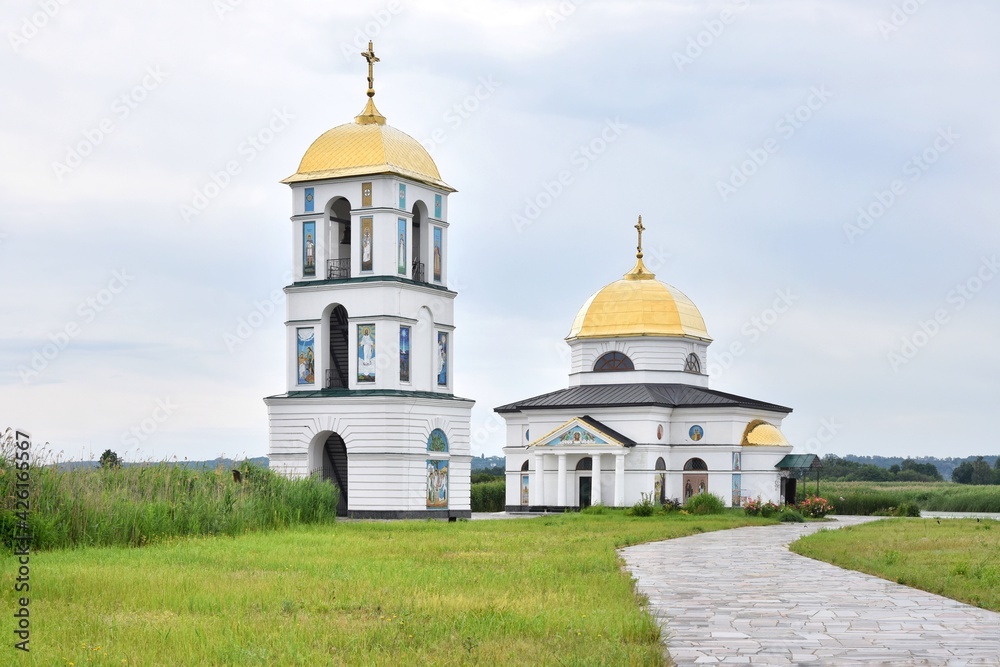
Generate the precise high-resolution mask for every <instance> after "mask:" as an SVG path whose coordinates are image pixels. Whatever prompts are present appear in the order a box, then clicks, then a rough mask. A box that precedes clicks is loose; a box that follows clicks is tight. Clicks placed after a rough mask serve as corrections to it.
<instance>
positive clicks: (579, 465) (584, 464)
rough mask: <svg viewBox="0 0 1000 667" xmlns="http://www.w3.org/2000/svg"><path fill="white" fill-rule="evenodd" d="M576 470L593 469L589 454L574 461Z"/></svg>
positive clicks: (592, 461) (592, 460)
mask: <svg viewBox="0 0 1000 667" xmlns="http://www.w3.org/2000/svg"><path fill="white" fill-rule="evenodd" d="M576 469H577V470H593V469H594V459H592V458H590V457H589V456H584V457H583V458H582V459H580V460H579V461H577V462H576Z"/></svg>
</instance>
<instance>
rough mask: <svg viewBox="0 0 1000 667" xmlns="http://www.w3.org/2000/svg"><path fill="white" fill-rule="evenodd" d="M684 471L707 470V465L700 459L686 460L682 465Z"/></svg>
mask: <svg viewBox="0 0 1000 667" xmlns="http://www.w3.org/2000/svg"><path fill="white" fill-rule="evenodd" d="M684 469H685V470H708V465H707V464H706V463H705V462H704V461H702V460H701V459H688V460H687V463H685V464H684Z"/></svg>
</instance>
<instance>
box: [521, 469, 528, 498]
mask: <svg viewBox="0 0 1000 667" xmlns="http://www.w3.org/2000/svg"><path fill="white" fill-rule="evenodd" d="M528 479H529V476H528V475H521V504H522V505H527V504H528Z"/></svg>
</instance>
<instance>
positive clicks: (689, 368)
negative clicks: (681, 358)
mask: <svg viewBox="0 0 1000 667" xmlns="http://www.w3.org/2000/svg"><path fill="white" fill-rule="evenodd" d="M684 372H685V373H697V374H699V375H701V359H699V358H698V355H697V354H694V353H693V352H692V353H691V354H689V355H688V356H687V361H685V362H684Z"/></svg>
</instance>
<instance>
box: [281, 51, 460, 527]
mask: <svg viewBox="0 0 1000 667" xmlns="http://www.w3.org/2000/svg"><path fill="white" fill-rule="evenodd" d="M362 55H363V56H364V57H365V58H366V59H367V60H368V102H367V105H366V106H365V108H364V110H363V111H362V112H361V114H360V115H359V116H357V117H356V118H355V119H354V122H352V123H347V124H344V125H340V126H338V127H335V128H333V129H332V130H329V131H328V132H326V133H324V134H323V135H321V136H320V137H319V138H318V139H316V141H314V142H313V143H312V145H311V146H309V149H308V150H306V152H305V155H303V157H302V161H301V162H300V164H299V168H298V170H297V171H296V172H295V173H294V174H293V175H291V176H289V177H288V178H286V179H285V180H284V181H282V182H283V183H286V184H287V185H288V186H289V187H290V188H291V194H292V216H291V226H290V239H291V258H292V267H293V282H292V284H291V285H288V286H287V287H285V294H286V296H287V299H286V321H285V329H286V343H285V357H286V360H287V371H286V378H285V381H286V391H285V393H283V394H279V395H276V396H270V397H268V398H266V399H264V402H265V404H266V405H267V410H268V420H269V430H270V446H269V452H268V456H269V459H270V466H271V468H272V469H274V470H276V471H278V472H280V473H283V474H286V475H289V476H293V477H303V476H307V475H321V476H322V477H323V478H324V479H328V480H330V481H331V482H333V483H336V485H337V486H338V487H339V489H340V505H339V506H338V508H337V513H338V515H341V516H349V517H358V518H442V519H444V518H447V519H455V518H459V517H469V516H470V505H469V492H470V489H469V479H470V465H471V456H470V452H469V420H470V415H471V411H472V406H473V401H471V400H468V399H464V398H458V397H456V396H455V395H454V393H453V388H454V386H455V371H456V369H455V363H454V360H455V346H456V344H457V336H456V332H455V325H454V302H455V297H456V296H457V294H456V293H455V292H454V291H453V290H451V289H449V288H448V234H449V229H450V223H449V216H448V196H449V195H451V194H452V193H453V192H455V190H454V188H452V187H450V186H449V185H448V184H447V183H446V182H445V181H444V180H442V178H441V174H440V173H439V172H438V168H437V165H435V163H434V160H433V159H432V158H431V156H430V155H429V154H428V152H427V150H426V149H424V147H423V146H422V145H421V144H420V142H418V141H417V140H416V139H414V138H413V137H410V136H409V135H407V134H404V133H403V132H401V131H399V130H397V129H395V128H393V127H391V126H390V125H388V124H387V123H386V119H385V117H384V116H383V115H382V114H381V113H379V111H378V109H377V108H376V107H375V101H374V97H375V90H374V72H373V66H374V63H376V62H379V59H378V58H377V57H376V56H375V52H374V49H373V47H372V44H371V43H369V46H368V51H367V52H365V53H363V54H362Z"/></svg>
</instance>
